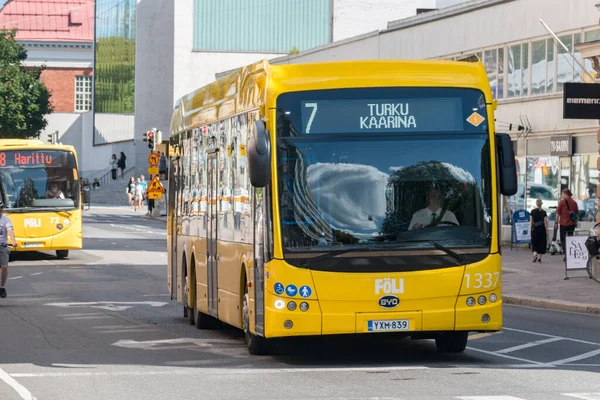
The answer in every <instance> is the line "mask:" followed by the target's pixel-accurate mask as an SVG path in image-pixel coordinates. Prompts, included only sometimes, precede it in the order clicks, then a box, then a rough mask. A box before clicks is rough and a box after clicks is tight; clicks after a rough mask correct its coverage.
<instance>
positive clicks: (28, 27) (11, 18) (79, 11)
mask: <svg viewBox="0 0 600 400" xmlns="http://www.w3.org/2000/svg"><path fill="white" fill-rule="evenodd" d="M2 28H5V29H12V28H17V29H18V32H17V40H18V41H19V42H20V43H21V44H23V45H24V46H25V48H26V49H27V53H28V58H27V60H26V61H25V64H26V65H28V66H42V65H45V66H46V70H45V71H43V72H42V76H41V80H42V81H43V82H44V83H45V84H46V87H47V88H48V90H49V91H50V93H51V94H52V97H51V101H52V104H53V105H54V112H55V113H83V112H87V111H91V109H92V72H93V60H94V53H93V51H94V50H93V39H94V1H93V0H9V1H7V2H6V4H5V5H4V7H3V8H2V9H0V29H2ZM53 122H54V121H53V119H49V125H52V124H53ZM61 128H62V127H61V126H54V127H53V126H48V128H47V129H46V130H47V131H54V130H62V129H61Z"/></svg>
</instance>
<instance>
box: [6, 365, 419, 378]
mask: <svg viewBox="0 0 600 400" xmlns="http://www.w3.org/2000/svg"><path fill="white" fill-rule="evenodd" d="M424 369H429V368H428V367H425V366H420V365H419V366H416V365H415V366H406V367H356V368H353V367H350V368H211V369H209V370H197V369H192V370H190V369H187V368H186V369H183V370H181V369H174V370H172V371H164V370H162V371H143V372H142V371H115V372H82V371H81V372H39V373H27V372H24V373H14V374H11V376H12V377H14V378H62V377H86V376H152V375H198V374H203V375H207V374H214V375H240V374H245V375H263V374H264V375H269V374H274V373H315V372H317V373H320V372H392V371H409V370H424Z"/></svg>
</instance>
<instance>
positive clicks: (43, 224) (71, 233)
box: [7, 210, 83, 251]
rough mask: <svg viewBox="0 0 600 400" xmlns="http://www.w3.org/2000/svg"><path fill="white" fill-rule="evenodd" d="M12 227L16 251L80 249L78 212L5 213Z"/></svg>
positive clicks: (80, 235) (79, 215) (81, 233)
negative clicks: (16, 245) (15, 240)
mask: <svg viewBox="0 0 600 400" xmlns="http://www.w3.org/2000/svg"><path fill="white" fill-rule="evenodd" d="M7 215H8V216H9V217H10V220H11V222H12V224H13V227H14V232H15V237H16V239H17V243H18V245H19V246H18V247H17V248H16V251H43V250H71V249H81V247H82V241H83V232H82V224H81V212H80V211H79V210H74V211H71V212H70V216H68V215H67V214H65V213H56V212H36V213H7Z"/></svg>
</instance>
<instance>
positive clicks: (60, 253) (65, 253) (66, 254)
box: [56, 250, 69, 258]
mask: <svg viewBox="0 0 600 400" xmlns="http://www.w3.org/2000/svg"><path fill="white" fill-rule="evenodd" d="M67 257H69V250H56V258H67Z"/></svg>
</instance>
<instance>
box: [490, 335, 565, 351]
mask: <svg viewBox="0 0 600 400" xmlns="http://www.w3.org/2000/svg"><path fill="white" fill-rule="evenodd" d="M559 340H563V339H562V338H548V339H543V340H537V341H535V342H529V343H525V344H521V345H518V346H514V347H509V348H507V349H502V350H498V351H496V353H498V354H506V353H511V352H513V351H518V350H523V349H528V348H530V347H535V346H539V345H542V344H546V343H552V342H558V341H559Z"/></svg>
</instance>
